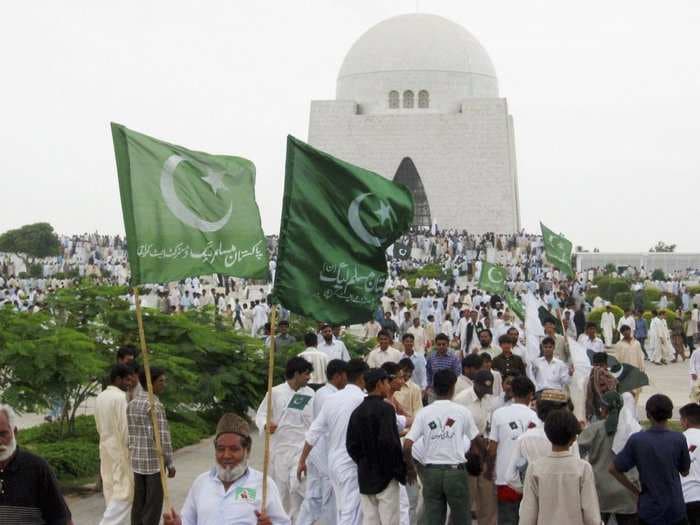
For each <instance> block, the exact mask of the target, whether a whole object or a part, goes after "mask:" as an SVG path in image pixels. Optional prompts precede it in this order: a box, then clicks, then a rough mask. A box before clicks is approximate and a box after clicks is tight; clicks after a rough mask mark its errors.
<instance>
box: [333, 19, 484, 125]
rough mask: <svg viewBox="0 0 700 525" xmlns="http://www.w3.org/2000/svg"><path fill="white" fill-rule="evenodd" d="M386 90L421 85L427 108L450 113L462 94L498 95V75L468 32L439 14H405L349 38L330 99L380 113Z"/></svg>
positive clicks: (385, 100) (406, 88)
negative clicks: (351, 40) (350, 43)
mask: <svg viewBox="0 0 700 525" xmlns="http://www.w3.org/2000/svg"><path fill="white" fill-rule="evenodd" d="M390 90H397V91H398V92H399V93H403V92H404V91H406V90H412V91H415V93H418V91H419V90H426V91H428V92H430V99H431V104H430V110H432V111H437V112H452V111H455V110H458V109H459V103H460V101H461V100H463V99H465V98H470V97H498V79H497V77H496V71H495V69H494V67H493V64H492V62H491V59H490V58H489V56H488V54H487V53H486V50H485V49H484V48H483V47H482V46H481V44H480V43H479V41H478V40H477V39H476V38H475V37H474V36H473V35H472V34H471V33H469V31H467V30H466V29H464V28H463V27H462V26H460V25H459V24H456V23H454V22H452V21H450V20H447V19H446V18H442V17H440V16H436V15H427V14H408V15H401V16H396V17H393V18H390V19H388V20H384V21H383V22H380V23H379V24H377V25H375V26H374V27H372V28H370V29H369V30H368V31H367V32H366V33H365V34H363V35H362V36H361V37H360V38H359V39H358V40H357V41H356V42H355V44H354V45H353V46H352V48H351V49H350V51H349V52H348V54H347V55H346V57H345V60H344V61H343V65H342V66H341V68H340V73H339V74H338V84H337V93H336V98H337V99H339V100H355V101H356V102H357V103H358V104H359V106H360V112H361V113H376V112H381V113H384V112H385V110H386V109H387V95H388V91H390Z"/></svg>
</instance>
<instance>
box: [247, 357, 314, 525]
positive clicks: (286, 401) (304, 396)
mask: <svg viewBox="0 0 700 525" xmlns="http://www.w3.org/2000/svg"><path fill="white" fill-rule="evenodd" d="M312 370H313V367H312V365H311V363H309V362H308V361H306V360H305V359H304V358H303V357H299V356H297V357H292V358H291V359H290V360H289V361H287V365H286V367H285V371H284V376H285V378H286V381H285V382H284V383H281V384H279V385H277V386H276V387H274V388H273V389H272V419H271V424H270V432H271V434H272V435H271V436H270V477H271V478H272V479H273V480H274V481H275V484H276V485H277V488H278V489H279V493H280V497H281V498H282V505H283V506H284V510H285V511H286V512H287V513H288V514H289V516H290V518H291V519H292V521H294V520H295V518H296V515H297V512H299V507H300V506H301V502H302V500H303V495H302V494H300V493H299V490H297V489H298V487H296V486H295V485H296V484H294V485H293V484H292V483H291V481H292V473H293V472H294V470H295V467H296V464H297V461H298V459H299V455H300V454H301V449H302V446H303V444H304V436H305V434H306V431H307V430H308V429H309V426H310V425H311V421H313V398H314V391H313V390H312V389H311V388H309V387H308V386H306V385H307V383H308V382H309V378H310V377H311V371H312ZM266 418H267V395H266V396H265V398H263V400H262V403H260V406H259V407H258V412H257V414H256V415H255V424H256V425H257V426H258V428H259V429H260V433H261V434H262V433H263V432H265V423H266V421H267V419H266Z"/></svg>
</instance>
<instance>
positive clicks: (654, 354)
mask: <svg viewBox="0 0 700 525" xmlns="http://www.w3.org/2000/svg"><path fill="white" fill-rule="evenodd" d="M652 313H653V314H654V317H652V318H651V323H650V324H649V333H648V341H649V344H650V346H651V349H652V350H651V361H652V362H653V363H655V364H657V365H658V364H663V365H665V364H668V362H669V361H671V359H673V347H672V346H671V337H670V335H669V333H668V326H667V325H666V312H664V311H663V310H662V311H660V312H659V315H658V316H657V315H655V314H656V311H653V312H652Z"/></svg>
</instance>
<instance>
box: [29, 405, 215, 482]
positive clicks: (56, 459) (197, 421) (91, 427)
mask: <svg viewBox="0 0 700 525" xmlns="http://www.w3.org/2000/svg"><path fill="white" fill-rule="evenodd" d="M168 424H169V427H170V436H171V438H172V441H173V448H174V449H175V450H177V449H179V448H182V447H186V446H188V445H193V444H195V443H197V442H199V441H200V440H202V439H204V438H205V437H207V436H210V435H212V434H213V433H214V424H213V423H210V422H208V421H206V420H205V419H203V418H201V417H199V416H198V415H197V414H194V413H187V412H182V413H180V412H178V413H173V414H168ZM58 426H59V425H58V423H43V424H41V425H38V426H36V427H31V428H27V429H24V430H20V431H19V433H18V436H17V441H18V443H19V444H20V445H21V446H23V447H26V448H27V449H28V450H30V451H32V452H34V453H35V454H37V455H39V456H41V457H42V458H44V459H45V460H46V461H47V462H48V463H49V465H50V466H51V468H52V469H53V470H54V472H55V473H56V477H57V478H58V480H59V482H61V483H70V482H73V481H75V480H80V479H81V478H89V477H96V476H97V474H98V472H99V471H100V452H99V436H98V434H97V429H96V427H95V418H94V417H93V416H79V417H77V418H76V420H75V428H76V431H75V434H74V435H72V436H71V437H69V438H67V439H62V440H58V435H59V434H58V433H59V431H58Z"/></svg>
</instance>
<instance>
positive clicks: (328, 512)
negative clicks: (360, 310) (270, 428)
mask: <svg viewBox="0 0 700 525" xmlns="http://www.w3.org/2000/svg"><path fill="white" fill-rule="evenodd" d="M347 369H348V365H347V363H346V362H345V361H343V360H342V359H334V360H332V361H331V362H330V363H328V368H327V369H326V376H327V377H328V383H327V384H326V385H324V386H323V387H321V388H320V389H318V390H317V391H316V394H314V406H313V408H314V419H316V418H317V417H318V416H319V414H320V413H321V409H322V408H323V405H325V403H326V401H328V399H329V398H331V397H332V396H333V395H334V394H335V393H336V392H338V391H340V390H342V389H343V388H345V385H346V384H347V382H348V373H347ZM295 474H296V471H295ZM316 522H318V523H320V524H321V525H334V524H335V522H336V508H335V495H334V494H333V485H332V484H331V480H330V473H329V470H328V443H327V441H326V436H325V435H323V436H321V438H320V439H319V440H318V441H317V442H316V445H315V446H314V448H313V449H312V450H311V453H310V454H309V457H308V460H307V474H306V493H305V494H304V502H303V503H302V504H301V510H300V511H299V516H298V517H297V521H296V525H312V524H314V523H316Z"/></svg>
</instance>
